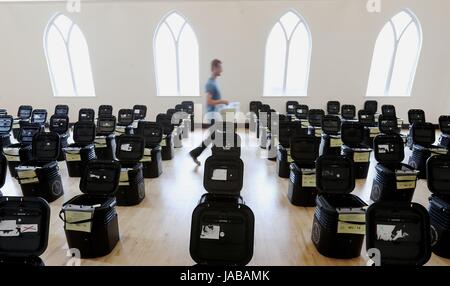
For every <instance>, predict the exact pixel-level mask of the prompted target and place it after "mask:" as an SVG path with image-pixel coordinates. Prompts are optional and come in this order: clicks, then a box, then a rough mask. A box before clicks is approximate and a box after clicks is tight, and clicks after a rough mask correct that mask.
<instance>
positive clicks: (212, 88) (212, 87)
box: [205, 78, 222, 112]
mask: <svg viewBox="0 0 450 286" xmlns="http://www.w3.org/2000/svg"><path fill="white" fill-rule="evenodd" d="M205 90H206V92H207V93H209V94H211V98H212V99H213V100H219V99H221V98H222V97H221V95H220V90H219V86H218V85H217V81H216V80H215V79H213V78H210V79H208V81H207V82H206V86H205ZM206 111H207V112H215V111H217V110H216V106H214V105H207V107H206Z"/></svg>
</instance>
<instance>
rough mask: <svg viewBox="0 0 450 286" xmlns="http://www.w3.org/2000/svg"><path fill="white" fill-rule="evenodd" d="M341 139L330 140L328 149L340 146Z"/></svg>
mask: <svg viewBox="0 0 450 286" xmlns="http://www.w3.org/2000/svg"><path fill="white" fill-rule="evenodd" d="M342 144H343V143H342V139H341V138H330V147H331V148H336V147H341V146H342Z"/></svg>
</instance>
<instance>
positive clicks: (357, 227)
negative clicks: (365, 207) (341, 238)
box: [337, 221, 366, 235]
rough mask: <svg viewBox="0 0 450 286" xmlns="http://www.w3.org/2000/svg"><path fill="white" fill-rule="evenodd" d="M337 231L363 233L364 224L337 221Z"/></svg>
mask: <svg viewBox="0 0 450 286" xmlns="http://www.w3.org/2000/svg"><path fill="white" fill-rule="evenodd" d="M337 233H342V234H360V235H365V234H366V225H365V224H356V223H348V222H342V221H339V222H338V230H337Z"/></svg>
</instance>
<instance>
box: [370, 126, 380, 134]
mask: <svg viewBox="0 0 450 286" xmlns="http://www.w3.org/2000/svg"><path fill="white" fill-rule="evenodd" d="M370 134H380V128H378V127H374V128H370Z"/></svg>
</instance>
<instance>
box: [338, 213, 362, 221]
mask: <svg viewBox="0 0 450 286" xmlns="http://www.w3.org/2000/svg"><path fill="white" fill-rule="evenodd" d="M339 220H340V221H342V222H362V223H365V222H366V214H365V213H358V214H351V213H342V214H339Z"/></svg>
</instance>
